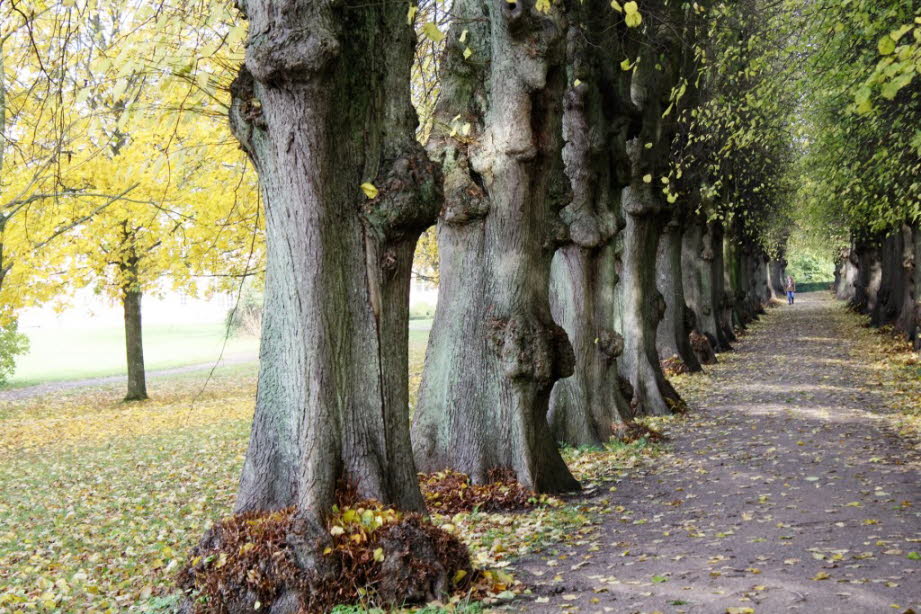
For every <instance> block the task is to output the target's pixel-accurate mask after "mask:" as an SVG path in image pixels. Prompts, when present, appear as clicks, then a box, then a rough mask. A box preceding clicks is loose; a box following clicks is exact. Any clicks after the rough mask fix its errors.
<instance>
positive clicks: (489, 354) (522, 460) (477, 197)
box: [413, 0, 578, 492]
mask: <svg viewBox="0 0 921 614" xmlns="http://www.w3.org/2000/svg"><path fill="white" fill-rule="evenodd" d="M453 9H454V11H455V14H456V15H457V21H456V25H455V26H453V27H452V29H451V32H450V33H449V34H448V40H449V41H451V42H449V44H448V48H447V51H446V55H445V64H444V67H443V69H442V75H443V82H442V91H441V96H440V99H439V103H438V107H437V108H436V111H435V114H436V125H437V127H436V129H435V130H434V132H433V135H432V137H431V140H430V142H429V148H430V151H431V152H432V153H433V154H434V155H435V156H436V157H437V159H438V160H439V161H440V162H441V164H442V168H443V170H444V174H445V206H444V208H443V209H442V213H441V217H440V219H439V230H438V246H439V254H440V265H441V287H440V289H439V300H438V308H437V310H436V312H435V322H434V324H433V327H432V333H431V337H430V340H429V347H428V351H427V353H426V360H425V368H424V371H423V376H422V385H421V388H420V392H419V401H418V404H417V408H416V414H415V416H414V419H413V444H414V450H415V455H416V462H417V464H418V466H419V468H420V469H421V470H423V471H435V470H439V469H444V468H452V469H455V470H458V471H462V472H464V473H467V474H469V475H470V476H471V477H472V479H473V480H474V481H476V482H485V481H487V480H488V479H489V474H490V471H491V470H493V469H511V470H512V471H513V472H514V473H515V476H516V478H517V479H518V481H519V482H521V483H522V484H524V485H525V486H527V487H528V488H531V489H534V490H538V491H542V492H561V491H567V490H572V489H575V488H577V487H578V483H577V482H576V480H575V479H574V478H573V477H572V475H571V474H570V473H569V469H568V468H567V467H566V465H565V463H564V462H563V459H562V457H561V456H560V454H559V452H558V451H557V448H556V442H555V441H554V439H553V436H552V434H551V432H550V428H549V426H548V424H547V412H548V409H549V399H550V392H551V389H552V387H553V384H554V382H555V381H556V380H557V379H559V378H561V377H567V376H569V375H571V374H572V372H573V360H574V357H573V352H572V347H571V345H570V343H569V340H568V339H567V336H566V333H565V332H564V331H563V329H562V328H560V327H559V326H557V325H556V324H555V323H554V321H553V318H552V317H551V313H550V299H549V281H550V263H551V259H552V257H553V253H554V251H555V249H556V246H557V245H558V244H559V242H560V241H561V240H562V239H563V238H564V237H565V229H564V228H563V225H562V224H561V223H560V222H559V219H558V217H557V216H558V212H559V210H560V208H561V207H562V206H564V205H565V204H567V201H568V197H567V195H566V194H567V192H568V182H567V181H566V176H565V174H564V172H563V171H564V169H563V161H562V156H561V150H562V138H561V137H562V134H561V133H562V126H561V122H562V101H563V92H564V88H565V79H566V75H565V71H564V44H563V43H564V33H565V23H564V20H563V18H562V16H561V15H560V13H559V10H560V8H559V6H554V7H553V8H552V9H551V12H550V14H548V15H545V14H542V13H540V12H539V11H537V10H536V9H535V8H534V3H533V1H532V0H524V1H523V2H517V3H508V2H490V3H481V2H479V1H478V0H458V1H457V2H456V3H455V4H454V7H453ZM464 33H466V34H464ZM462 37H463V38H464V39H465V42H463V43H462V42H460V39H461V38H462ZM468 47H469V49H470V50H471V51H472V54H468V55H470V58H469V61H468V58H465V57H464V50H465V49H466V48H468Z"/></svg>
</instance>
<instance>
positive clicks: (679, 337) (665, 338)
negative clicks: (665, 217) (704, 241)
mask: <svg viewBox="0 0 921 614" xmlns="http://www.w3.org/2000/svg"><path fill="white" fill-rule="evenodd" d="M681 243H682V232H681V228H680V225H679V224H678V223H677V222H675V221H673V222H670V223H669V224H667V225H666V226H665V232H663V233H662V236H660V237H659V247H658V252H657V255H656V288H657V289H658V290H659V292H660V293H661V294H662V296H663V297H664V299H665V313H664V315H663V317H662V321H661V322H659V327H658V329H657V331H656V349H657V351H658V353H659V358H660V359H661V360H666V359H669V358H672V357H674V356H677V357H678V359H679V360H681V362H683V363H684V365H685V366H686V367H687V368H688V370H690V371H700V369H701V367H700V361H699V360H698V359H697V355H696V354H695V353H694V349H693V348H692V347H691V341H690V334H691V332H692V331H693V329H694V322H689V321H688V320H690V319H692V318H689V317H688V315H689V313H693V312H691V310H690V309H689V308H688V306H687V304H686V302H685V293H684V275H683V273H682V263H681V260H682V258H681V251H682V250H681Z"/></svg>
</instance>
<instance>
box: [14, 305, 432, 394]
mask: <svg viewBox="0 0 921 614" xmlns="http://www.w3.org/2000/svg"><path fill="white" fill-rule="evenodd" d="M431 326H432V321H431V320H425V319H420V320H412V321H411V322H410V323H409V329H410V330H409V344H410V347H409V351H410V361H411V362H412V363H413V365H414V368H413V371H412V374H413V376H415V377H416V378H418V377H421V375H422V360H423V358H424V356H425V344H426V342H427V341H428V334H429V329H430V328H431ZM24 332H25V333H26V334H27V336H28V337H29V341H30V344H31V347H30V350H29V353H28V354H26V355H24V356H21V357H19V358H18V359H17V361H16V372H15V373H14V374H13V376H12V377H11V378H10V381H9V384H8V387H12V388H20V387H23V386H31V385H35V384H42V383H46V382H57V381H67V380H77V379H86V378H92V377H105V376H109V375H123V374H124V373H125V368H126V367H125V336H124V331H123V330H122V329H121V328H118V327H109V328H80V329H68V328H33V329H26V330H25V331H24ZM225 335H226V329H225V328H224V326H223V325H221V324H206V325H200V324H196V325H169V326H166V325H159V326H145V327H144V361H145V365H146V367H147V369H148V370H149V371H154V370H157V369H169V368H173V367H184V366H187V365H197V364H207V363H214V362H216V361H217V359H218V357H221V356H222V355H221V348H222V347H223V350H224V352H223V359H224V360H225V361H228V362H238V361H240V360H244V361H249V360H252V361H255V360H256V357H257V355H258V352H259V339H257V338H256V337H253V336H251V335H234V336H231V337H230V338H229V339H227V343H226V346H224V338H225Z"/></svg>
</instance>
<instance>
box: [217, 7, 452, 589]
mask: <svg viewBox="0 0 921 614" xmlns="http://www.w3.org/2000/svg"><path fill="white" fill-rule="evenodd" d="M240 4H242V5H243V6H242V7H241V8H243V9H244V11H245V13H246V16H247V18H248V19H249V21H250V37H249V42H248V45H247V48H246V63H245V67H244V68H242V69H241V71H240V73H239V75H238V77H237V79H236V80H235V82H234V84H233V86H232V89H231V94H232V108H231V127H232V128H233V131H234V134H235V135H236V136H237V138H238V139H239V140H240V142H241V144H242V146H243V147H244V149H245V150H246V151H247V152H248V154H249V155H250V157H251V158H252V160H253V162H254V163H255V166H256V168H257V170H258V173H259V180H260V185H261V189H262V191H263V194H264V197H265V206H266V242H267V251H268V255H267V264H266V286H265V310H264V317H263V323H262V342H261V348H260V370H259V381H258V389H257V393H256V411H255V416H254V418H253V428H252V434H251V437H250V444H249V450H248V451H247V454H246V459H245V462H244V465H243V473H242V477H241V480H240V488H239V493H238V496H237V503H236V510H237V511H240V512H242V511H251V510H275V509H279V508H284V507H287V506H292V505H294V506H297V509H298V524H297V529H296V530H295V534H294V536H293V537H291V538H290V539H294V540H295V542H296V548H295V549H296V550H297V553H298V557H299V561H300V563H301V565H302V566H304V567H309V566H314V565H321V560H320V559H319V558H316V557H317V556H318V555H319V553H318V552H316V543H317V542H316V541H312V540H315V539H322V538H323V536H324V535H326V533H325V528H324V519H325V517H326V515H327V514H328V513H329V512H330V509H331V507H332V505H333V503H334V502H335V496H336V495H335V493H336V489H337V486H338V485H339V484H341V483H343V482H350V483H351V484H352V486H354V487H355V488H356V489H357V492H358V495H359V496H360V497H362V498H373V499H377V500H380V501H382V502H384V503H387V504H391V505H394V506H396V507H398V508H402V509H407V510H419V511H421V510H423V509H424V505H423V501H422V497H421V494H420V492H419V487H418V484H417V480H416V468H415V465H414V463H413V457H412V452H411V448H410V440H409V424H408V420H409V418H408V400H407V398H408V381H407V334H408V333H407V325H408V308H409V307H408V305H409V283H410V268H411V264H412V255H413V250H414V247H415V244H416V240H417V239H418V236H419V234H420V233H421V232H422V231H423V230H424V229H425V228H426V227H427V226H429V225H430V224H431V223H432V221H433V220H434V217H435V215H436V212H437V210H438V207H439V203H440V181H439V177H438V173H437V169H436V168H435V167H434V165H432V164H431V163H430V162H429V161H428V159H427V157H426V154H425V152H424V150H422V148H421V146H420V145H419V144H418V143H417V142H416V141H415V139H414V131H415V127H416V123H417V121H416V116H415V112H414V111H413V108H412V106H411V104H410V97H409V73H410V67H411V63H412V57H413V47H414V35H413V33H412V29H411V27H410V26H409V25H408V24H407V20H406V7H405V5H398V4H393V3H371V4H369V3H365V2H357V1H348V2H344V3H343V2H332V1H328V0H319V1H317V2H301V1H295V0H283V1H280V2H279V1H275V0H246V1H245V2H241V3H240ZM363 182H369V183H371V184H372V185H373V186H376V190H378V191H379V192H378V193H375V191H374V190H369V192H370V194H369V195H365V194H363V193H362V191H361V190H360V189H359V186H360V185H362V184H363ZM369 196H370V197H369ZM326 572H328V573H334V571H333V572H330V570H326Z"/></svg>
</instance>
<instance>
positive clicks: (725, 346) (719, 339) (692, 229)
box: [681, 216, 732, 352]
mask: <svg viewBox="0 0 921 614" xmlns="http://www.w3.org/2000/svg"><path fill="white" fill-rule="evenodd" d="M719 233H720V231H719V226H718V223H716V222H711V223H710V224H708V223H707V222H706V220H705V219H703V217H701V216H695V217H694V218H692V220H691V221H690V223H689V224H688V226H687V228H686V229H685V232H684V237H683V238H682V250H681V264H682V270H683V273H684V289H685V298H686V301H687V304H688V307H689V308H690V309H691V311H692V312H693V313H694V316H695V322H696V325H697V329H698V331H699V332H700V333H702V334H703V335H705V336H706V337H707V339H708V340H709V342H710V344H711V345H712V347H713V349H714V350H715V351H717V352H723V351H728V350H731V349H732V346H731V345H730V343H729V338H728V337H727V336H726V332H725V328H724V326H723V323H722V318H721V314H722V311H723V290H722V284H723V270H722V249H717V250H714V247H713V239H714V236H716V237H717V241H716V245H721V241H722V240H721V239H720V238H719Z"/></svg>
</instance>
